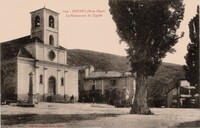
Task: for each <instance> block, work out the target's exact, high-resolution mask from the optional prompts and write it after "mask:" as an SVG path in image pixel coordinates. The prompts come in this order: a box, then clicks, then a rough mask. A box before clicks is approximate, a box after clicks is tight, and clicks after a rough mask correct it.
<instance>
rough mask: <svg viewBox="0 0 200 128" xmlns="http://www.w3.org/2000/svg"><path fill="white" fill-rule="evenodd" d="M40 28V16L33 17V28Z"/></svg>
mask: <svg viewBox="0 0 200 128" xmlns="http://www.w3.org/2000/svg"><path fill="white" fill-rule="evenodd" d="M39 26H40V16H38V15H37V16H36V17H35V27H39Z"/></svg>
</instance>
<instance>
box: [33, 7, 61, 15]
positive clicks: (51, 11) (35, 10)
mask: <svg viewBox="0 0 200 128" xmlns="http://www.w3.org/2000/svg"><path fill="white" fill-rule="evenodd" d="M42 9H45V10H49V11H51V12H54V13H56V14H58V15H59V14H60V13H58V12H56V11H53V10H51V9H48V8H45V7H43V8H40V9H37V10H35V11H31V12H30V13H34V12H36V11H40V10H42Z"/></svg>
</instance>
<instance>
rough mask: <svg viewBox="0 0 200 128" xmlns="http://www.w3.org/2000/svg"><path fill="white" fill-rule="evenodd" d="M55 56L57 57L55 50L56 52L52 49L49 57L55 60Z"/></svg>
mask: <svg viewBox="0 0 200 128" xmlns="http://www.w3.org/2000/svg"><path fill="white" fill-rule="evenodd" d="M55 58H56V54H55V52H54V51H53V50H52V51H50V52H49V59H50V60H51V61H53V60H54V59H55Z"/></svg>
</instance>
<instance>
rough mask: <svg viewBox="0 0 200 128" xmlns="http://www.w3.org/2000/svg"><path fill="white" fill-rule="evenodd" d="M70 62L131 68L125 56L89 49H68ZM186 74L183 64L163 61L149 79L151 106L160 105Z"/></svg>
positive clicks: (106, 67) (105, 68) (98, 66)
mask: <svg viewBox="0 0 200 128" xmlns="http://www.w3.org/2000/svg"><path fill="white" fill-rule="evenodd" d="M68 63H69V65H72V66H84V65H93V66H94V67H95V69H97V70H104V71H105V70H107V71H119V72H125V71H130V70H131V68H130V66H129V64H128V60H127V58H126V57H125V56H117V55H113V54H108V53H101V52H94V51H89V50H80V49H74V50H68ZM184 74H185V72H184V70H183V68H182V65H177V64H172V63H164V62H163V63H162V64H161V66H160V67H159V69H158V70H157V72H156V73H155V76H154V77H149V79H148V85H149V86H148V99H149V102H150V104H151V106H160V103H159V102H162V103H163V102H165V99H166V98H165V96H166V95H165V94H166V92H168V91H169V90H170V89H171V88H173V87H175V86H176V85H177V82H178V80H179V79H183V78H184ZM155 99H156V100H155Z"/></svg>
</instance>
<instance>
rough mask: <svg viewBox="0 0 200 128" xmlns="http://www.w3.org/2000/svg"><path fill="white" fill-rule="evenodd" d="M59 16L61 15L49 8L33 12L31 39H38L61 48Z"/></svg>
mask: <svg viewBox="0 0 200 128" xmlns="http://www.w3.org/2000/svg"><path fill="white" fill-rule="evenodd" d="M58 15H59V13H57V12H55V11H52V10H50V9H47V8H41V9H38V10H36V11H33V12H31V38H34V37H38V38H39V39H40V40H42V41H43V42H44V44H47V45H52V46H54V47H57V46H59V44H58V30H59V28H58V26H59V25H58Z"/></svg>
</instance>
